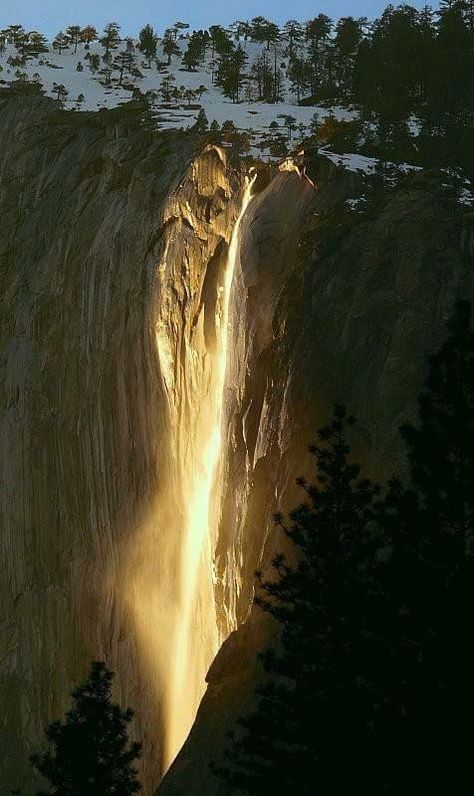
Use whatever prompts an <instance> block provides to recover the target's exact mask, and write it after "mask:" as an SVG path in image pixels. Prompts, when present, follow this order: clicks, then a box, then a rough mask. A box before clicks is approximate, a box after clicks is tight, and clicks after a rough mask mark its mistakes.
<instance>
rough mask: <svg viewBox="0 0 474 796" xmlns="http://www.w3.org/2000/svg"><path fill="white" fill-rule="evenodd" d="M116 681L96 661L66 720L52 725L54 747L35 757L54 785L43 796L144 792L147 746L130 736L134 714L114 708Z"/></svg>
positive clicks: (34, 761) (49, 731) (49, 733)
mask: <svg viewBox="0 0 474 796" xmlns="http://www.w3.org/2000/svg"><path fill="white" fill-rule="evenodd" d="M112 679H113V674H112V672H110V671H109V670H108V669H107V667H106V666H105V664H104V663H102V662H100V661H95V662H94V663H93V664H92V667H91V671H90V675H89V677H88V679H87V680H86V681H85V682H84V683H83V684H82V685H81V686H79V688H76V689H75V690H74V691H73V692H72V698H73V706H72V708H71V709H70V710H69V711H68V712H67V714H66V717H65V719H64V721H55V722H52V723H51V724H50V725H49V726H48V728H47V730H46V735H47V739H48V741H49V744H50V748H49V749H48V750H47V751H46V752H44V753H42V754H34V755H32V757H31V762H32V764H33V766H34V767H35V768H36V769H37V771H39V773H40V774H42V775H43V777H44V778H45V779H46V780H47V781H48V782H49V789H48V790H41V791H39V792H38V793H37V796H112V794H113V796H130V794H132V793H137V792H138V791H139V790H140V784H139V782H138V779H137V771H136V769H135V768H134V765H133V764H134V762H135V761H136V760H137V758H139V757H140V749H141V746H140V744H139V743H137V742H130V741H129V738H128V735H127V728H128V725H129V723H130V722H131V720H132V718H133V712H132V710H130V709H128V710H121V708H120V707H119V706H118V705H114V704H113V703H112V701H111V690H110V689H111V683H112Z"/></svg>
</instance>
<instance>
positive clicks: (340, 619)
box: [218, 406, 379, 796]
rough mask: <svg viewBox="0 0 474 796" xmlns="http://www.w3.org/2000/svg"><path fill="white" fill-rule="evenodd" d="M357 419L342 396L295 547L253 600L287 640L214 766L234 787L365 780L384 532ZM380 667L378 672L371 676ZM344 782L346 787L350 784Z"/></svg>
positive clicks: (300, 788)
mask: <svg viewBox="0 0 474 796" xmlns="http://www.w3.org/2000/svg"><path fill="white" fill-rule="evenodd" d="M352 424H353V419H352V418H350V417H347V415H346V412H345V410H344V408H343V407H340V406H337V407H336V409H335V414H334V417H333V419H332V421H331V422H330V423H329V425H328V426H326V427H325V428H323V429H321V430H320V432H319V434H318V443H317V444H316V445H314V446H312V448H311V451H312V453H313V455H314V457H315V464H316V470H317V476H316V478H317V483H316V485H315V486H310V485H308V484H307V483H306V482H305V481H304V479H300V480H299V483H300V484H301V486H302V488H303V489H304V491H305V494H306V498H307V501H306V502H305V503H303V504H302V505H301V506H299V507H298V508H297V509H296V510H295V511H293V513H292V514H291V520H292V521H291V524H290V525H289V526H288V525H287V524H286V523H285V522H284V520H283V518H282V517H281V516H278V517H277V521H278V523H279V524H280V525H281V527H282V529H283V531H284V534H285V536H286V537H287V539H288V540H289V543H290V545H291V547H292V554H291V558H290V557H287V556H285V555H283V554H278V555H277V556H276V557H275V559H274V561H273V565H272V571H271V572H270V573H268V574H263V573H261V572H260V573H257V576H258V590H257V597H256V603H257V605H259V606H260V607H261V608H262V609H263V610H264V611H265V612H267V613H269V614H270V615H271V616H272V617H273V618H274V619H275V620H276V621H277V623H278V626H279V628H280V631H281V636H280V641H279V644H278V645H277V646H276V647H275V648H274V649H272V650H271V651H268V652H267V653H266V654H265V655H264V656H263V659H262V660H263V665H264V669H265V674H266V677H265V680H264V684H263V685H262V686H261V687H260V688H259V691H258V698H259V701H258V709H257V712H256V713H255V714H254V715H253V716H251V717H250V718H248V719H246V720H242V726H243V728H244V730H243V732H240V734H239V737H236V738H235V739H234V742H233V745H232V747H231V749H230V750H229V755H228V761H229V762H228V764H227V766H226V768H225V770H223V769H220V770H218V773H220V774H221V775H224V776H226V778H227V779H228V780H229V781H230V783H231V786H232V787H235V788H236V790H237V791H239V792H243V793H249V794H250V793H251V794H253V796H259V795H260V794H283V793H285V794H288V793H298V794H310V793H311V794H313V793H315V792H316V793H325V794H335V793H344V792H346V790H345V788H349V791H353V792H355V785H354V783H355V782H359V783H360V782H365V783H366V784H367V785H368V784H369V781H370V776H369V775H368V773H367V774H366V769H367V767H368V765H369V760H370V748H371V747H370V744H369V743H368V739H370V737H371V722H372V719H373V714H374V712H376V708H377V693H376V692H377V689H376V686H375V684H374V671H373V670H376V657H375V655H374V656H373V658H372V660H373V664H371V665H369V666H367V660H370V659H371V647H372V646H373V644H374V641H373V639H372V636H371V632H370V630H371V626H370V622H369V619H368V618H369V617H370V615H371V612H372V610H373V607H372V605H373V604H374V602H375V601H376V599H375V598H376V595H377V588H376V583H377V578H376V576H375V573H376V570H377V566H378V562H377V558H376V550H377V541H376V536H375V534H374V533H373V532H372V531H371V529H370V523H371V521H372V520H373V517H374V501H375V498H376V496H377V494H378V491H379V489H378V487H377V486H376V485H375V484H373V483H371V482H370V481H368V480H362V479H361V478H360V477H359V472H360V468H359V467H358V465H356V464H352V463H350V462H349V461H348V455H349V453H350V448H349V446H348V444H347V442H346V439H345V436H346V432H347V431H348V430H349V429H350V427H351V426H352ZM376 678H377V675H376V671H375V681H376ZM349 791H347V792H349Z"/></svg>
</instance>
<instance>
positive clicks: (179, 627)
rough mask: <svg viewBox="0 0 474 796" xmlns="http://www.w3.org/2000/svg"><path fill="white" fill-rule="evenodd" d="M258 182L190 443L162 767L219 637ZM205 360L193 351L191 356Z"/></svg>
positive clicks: (196, 698)
mask: <svg viewBox="0 0 474 796" xmlns="http://www.w3.org/2000/svg"><path fill="white" fill-rule="evenodd" d="M254 181H255V176H253V177H251V178H247V179H246V185H245V190H244V194H243V198H242V205H241V209H240V213H239V216H238V218H237V220H236V223H235V226H234V229H233V232H232V236H231V240H230V244H229V250H228V256H227V261H226V265H225V269H224V272H223V274H222V281H221V284H220V285H219V288H218V297H217V304H216V318H215V328H216V344H215V349H214V351H212V352H210V357H211V359H210V365H209V380H208V388H207V391H206V394H205V395H201V396H198V397H199V399H200V400H199V406H195V407H193V408H192V411H193V412H194V413H195V420H194V439H192V440H188V443H187V449H188V453H189V452H190V454H191V455H190V456H189V455H188V462H187V467H186V474H187V480H188V483H187V484H186V485H185V494H186V495H187V500H186V506H185V507H184V510H185V522H184V526H185V527H184V529H183V530H182V542H181V545H180V549H179V558H180V560H179V561H178V562H177V566H178V570H179V575H178V594H177V596H176V613H175V622H174V624H173V629H172V638H171V639H170V645H169V648H168V649H169V651H168V656H169V666H168V671H167V682H166V683H165V684H164V685H165V702H166V705H165V718H166V724H165V739H164V743H165V748H164V767H165V770H166V768H168V767H169V765H170V764H171V762H172V761H173V759H174V757H175V756H176V754H177V752H178V751H179V749H180V747H181V746H182V744H183V742H184V740H185V739H186V737H187V735H188V732H189V730H190V728H191V725H192V723H193V721H194V718H195V715H196V712H197V708H198V705H199V702H200V700H201V698H202V695H203V692H204V689H205V679H204V678H205V674H206V671H207V669H208V667H209V665H210V663H211V662H212V659H213V658H214V656H215V654H216V652H217V650H218V646H219V643H220V641H221V639H220V638H219V631H218V627H217V619H216V612H215V599H214V583H213V565H214V562H213V552H214V551H213V546H214V545H213V542H214V541H215V537H216V522H217V521H218V517H219V510H218V500H219V495H220V484H219V483H217V482H218V478H219V476H218V473H219V467H218V464H219V459H220V455H221V441H222V432H221V426H222V420H223V407H224V388H225V378H226V369H227V352H228V347H229V342H230V341H229V336H230V334H229V302H230V297H231V288H232V281H233V276H234V270H235V265H236V260H237V257H238V251H239V235H240V226H241V222H242V218H243V216H244V213H245V211H246V209H247V206H248V204H249V202H250V199H251V194H252V186H253V183H254ZM193 356H194V357H195V356H202V354H198V352H193V351H191V358H192V357H193Z"/></svg>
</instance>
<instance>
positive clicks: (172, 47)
mask: <svg viewBox="0 0 474 796" xmlns="http://www.w3.org/2000/svg"><path fill="white" fill-rule="evenodd" d="M163 52H164V54H165V55H167V56H168V66H169V65H170V63H171V56H172V55H180V54H181V50H180V49H179V45H178V44H176V39H175V37H174V36H173V32H172V30H171V29H170V28H168V30H165V35H164V36H163Z"/></svg>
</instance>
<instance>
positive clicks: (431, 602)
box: [377, 302, 474, 793]
mask: <svg viewBox="0 0 474 796" xmlns="http://www.w3.org/2000/svg"><path fill="white" fill-rule="evenodd" d="M402 435H403V437H404V439H405V441H406V443H407V446H408V459H409V465H410V481H411V483H410V487H409V488H408V489H407V488H405V487H403V486H402V484H400V483H399V482H398V481H394V482H392V484H391V489H390V491H389V493H388V495H387V498H386V500H385V501H384V503H383V517H382V518H381V524H382V525H383V526H384V527H385V529H386V533H387V538H388V540H389V547H390V549H391V551H392V552H391V557H390V561H389V565H388V568H387V574H386V584H385V587H386V593H387V597H388V599H387V601H386V605H387V608H388V609H389V610H388V611H387V615H386V620H385V623H384V625H385V631H384V633H385V636H386V642H387V647H388V648H390V649H391V650H392V655H391V658H387V659H386V661H385V664H384V670H385V675H384V676H385V680H386V685H385V689H384V690H385V697H386V699H385V706H384V710H383V711H381V713H380V715H379V717H378V734H379V736H380V737H381V738H384V739H385V741H384V744H383V745H382V744H381V745H380V751H379V754H378V755H377V757H378V758H379V759H381V758H383V757H385V761H386V768H387V767H389V765H390V750H391V749H395V750H396V754H397V757H398V758H399V759H400V760H403V766H402V767H401V768H400V767H399V768H398V769H394V770H393V771H392V775H391V776H392V791H391V792H393V793H400V792H401V789H402V790H404V789H405V788H406V782H407V780H408V778H409V779H410V782H411V783H412V787H413V792H422V791H423V792H426V793H429V792H433V793H434V792H441V791H443V790H444V792H448V791H451V792H461V790H462V787H461V788H460V786H459V783H460V782H461V783H462V781H463V779H464V780H465V781H467V779H466V778H467V777H469V778H470V776H471V772H470V761H471V750H470V735H469V734H468V735H466V734H465V732H464V728H465V726H467V724H468V722H469V721H470V717H471V715H472V711H473V709H474V684H473V682H472V671H473V670H474V644H473V641H472V633H471V624H472V605H473V604H474V544H473V540H474V490H473V487H472V485H473V483H474V333H473V331H472V328H471V310H470V306H469V305H468V304H467V303H465V302H460V303H458V304H457V306H456V309H455V313H454V316H453V318H452V320H451V321H450V322H449V324H448V334H447V337H446V340H445V342H444V343H443V345H442V346H441V348H440V350H439V351H438V352H437V353H436V354H434V355H433V356H431V357H430V358H429V373H428V378H427V381H426V386H425V389H424V391H423V392H422V394H421V395H420V398H419V411H418V419H417V422H416V423H414V424H409V425H405V426H404V427H403V428H402Z"/></svg>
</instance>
